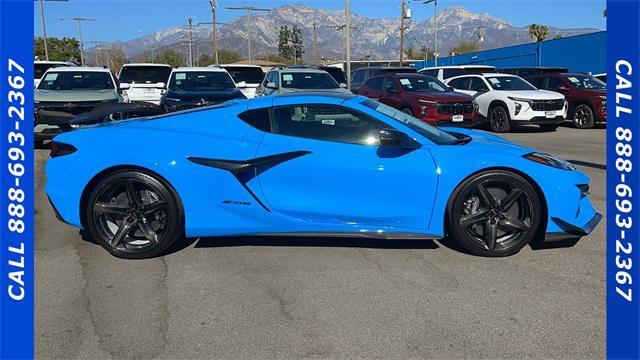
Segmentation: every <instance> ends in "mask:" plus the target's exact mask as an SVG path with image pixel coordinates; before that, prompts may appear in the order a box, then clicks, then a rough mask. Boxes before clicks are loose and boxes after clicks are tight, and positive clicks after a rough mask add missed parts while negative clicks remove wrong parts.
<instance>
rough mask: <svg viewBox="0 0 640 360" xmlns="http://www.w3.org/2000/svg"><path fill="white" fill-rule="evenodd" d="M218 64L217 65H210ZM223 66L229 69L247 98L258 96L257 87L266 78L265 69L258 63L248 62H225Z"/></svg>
mask: <svg viewBox="0 0 640 360" xmlns="http://www.w3.org/2000/svg"><path fill="white" fill-rule="evenodd" d="M209 66H210V67H211V66H214V67H215V66H217V65H209ZM220 67H221V68H223V69H225V70H227V72H228V73H229V75H231V77H232V78H233V81H235V82H236V85H238V88H239V89H240V91H242V93H243V94H244V96H246V97H247V99H253V98H254V97H255V96H256V89H257V88H258V86H260V83H261V82H262V80H264V71H262V68H261V67H260V66H258V65H247V64H224V65H220Z"/></svg>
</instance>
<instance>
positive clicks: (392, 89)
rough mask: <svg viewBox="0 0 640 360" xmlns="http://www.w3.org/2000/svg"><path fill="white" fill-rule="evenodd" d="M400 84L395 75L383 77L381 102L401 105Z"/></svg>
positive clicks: (396, 105)
mask: <svg viewBox="0 0 640 360" xmlns="http://www.w3.org/2000/svg"><path fill="white" fill-rule="evenodd" d="M400 91H401V90H400V85H398V83H397V81H396V79H395V77H393V76H385V77H384V78H383V79H382V94H381V96H380V102H381V103H383V104H387V105H389V106H391V107H394V108H396V109H397V108H399V106H400Z"/></svg>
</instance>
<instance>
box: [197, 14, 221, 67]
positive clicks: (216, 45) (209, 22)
mask: <svg viewBox="0 0 640 360" xmlns="http://www.w3.org/2000/svg"><path fill="white" fill-rule="evenodd" d="M213 23H214V22H213V21H203V22H199V23H197V24H196V26H200V25H213ZM226 24H227V23H224V22H219V21H216V22H215V26H216V27H217V26H218V25H226ZM216 34H217V31H215V32H213V33H212V34H211V36H212V37H214V38H216V37H217V35H216ZM213 49H214V50H213V54H214V56H213V60H214V62H215V64H216V65H218V64H219V60H218V56H219V54H218V41H217V40H215V42H214V48H213Z"/></svg>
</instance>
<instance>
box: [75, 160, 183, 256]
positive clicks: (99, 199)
mask: <svg viewBox="0 0 640 360" xmlns="http://www.w3.org/2000/svg"><path fill="white" fill-rule="evenodd" d="M85 214H86V215H85V216H86V217H85V219H86V225H87V231H88V232H89V234H90V235H91V237H92V238H93V239H95V240H96V241H97V242H98V243H99V244H100V245H102V246H103V247H104V248H105V249H107V250H108V251H109V252H110V253H111V254H113V255H114V256H117V257H120V258H125V259H142V258H150V257H154V256H157V255H159V254H161V253H162V252H163V251H165V250H166V249H167V248H168V247H169V246H171V244H173V243H174V242H175V241H176V240H177V239H178V238H180V237H181V236H182V234H183V221H182V219H183V216H182V209H181V206H180V204H179V203H178V200H177V195H176V194H175V191H173V189H171V188H170V187H169V186H168V185H166V184H165V183H164V182H163V181H161V180H159V179H156V178H155V177H153V176H151V175H148V174H146V173H143V172H139V171H118V172H115V173H113V174H111V175H109V176H106V177H105V178H103V179H102V180H100V181H99V182H98V183H97V184H96V186H94V187H93V189H92V191H91V193H90V194H89V197H88V201H87V206H86V209H85Z"/></svg>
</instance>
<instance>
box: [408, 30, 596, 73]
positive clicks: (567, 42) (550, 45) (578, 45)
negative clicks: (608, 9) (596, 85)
mask: <svg viewBox="0 0 640 360" xmlns="http://www.w3.org/2000/svg"><path fill="white" fill-rule="evenodd" d="M605 46H606V31H598V32H594V33H590V34H584V35H577V36H571V37H566V38H562V39H557V40H545V41H542V42H538V43H529V44H522V45H515V46H509V47H504V48H498V49H492V50H485V51H478V52H474V53H468V54H463V55H456V56H448V57H443V58H439V59H438V66H445V65H463V64H479V65H480V64H482V65H493V66H495V67H531V66H559V67H566V68H569V71H575V72H591V73H593V74H597V73H604V72H606V66H607V64H606V47H605ZM411 66H414V67H416V68H417V69H422V68H423V67H425V62H424V61H414V62H412V64H411ZM429 66H434V64H433V59H430V60H428V61H427V65H426V67H429Z"/></svg>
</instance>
